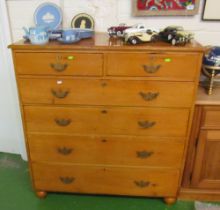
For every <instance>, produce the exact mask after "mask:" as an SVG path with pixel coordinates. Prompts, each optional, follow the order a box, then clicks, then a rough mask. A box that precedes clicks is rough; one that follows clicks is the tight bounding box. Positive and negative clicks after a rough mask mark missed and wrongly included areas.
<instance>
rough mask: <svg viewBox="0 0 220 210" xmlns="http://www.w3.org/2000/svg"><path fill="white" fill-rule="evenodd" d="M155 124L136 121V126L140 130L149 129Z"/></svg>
mask: <svg viewBox="0 0 220 210" xmlns="http://www.w3.org/2000/svg"><path fill="white" fill-rule="evenodd" d="M155 124H156V122H154V121H152V122H150V121H138V125H139V126H140V127H141V128H151V127H153V126H154V125H155Z"/></svg>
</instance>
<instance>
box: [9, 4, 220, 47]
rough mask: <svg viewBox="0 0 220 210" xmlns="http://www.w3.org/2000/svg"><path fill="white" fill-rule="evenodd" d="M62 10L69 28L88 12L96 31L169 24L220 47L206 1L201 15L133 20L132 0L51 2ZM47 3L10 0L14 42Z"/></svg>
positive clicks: (219, 36)
mask: <svg viewBox="0 0 220 210" xmlns="http://www.w3.org/2000/svg"><path fill="white" fill-rule="evenodd" d="M49 1H50V2H54V3H56V4H58V5H60V7H61V8H62V9H63V15H64V18H63V26H64V27H70V23H71V19H72V18H73V16H74V15H76V14H78V13H81V12H86V13H88V14H90V15H92V16H93V17H94V19H95V24H96V25H95V30H96V31H106V29H107V28H108V27H109V26H111V25H115V24H119V23H122V22H123V23H127V24H129V25H130V24H134V23H139V22H143V23H145V24H146V25H147V26H148V27H153V28H155V27H157V28H164V26H167V25H177V24H178V25H182V26H183V27H184V28H185V29H187V30H190V31H193V32H194V33H195V38H196V40H197V41H199V42H200V43H202V44H204V45H220V22H217V21H216V22H207V21H206V22H204V21H201V12H202V7H203V3H204V0H200V9H199V13H198V14H197V15H195V16H189V17H177V16H173V17H172V16H171V17H132V15H131V10H132V8H131V2H132V0H49ZM42 2H48V0H8V1H7V5H8V10H9V15H10V22H11V28H12V34H13V40H14V41H15V40H18V39H21V37H22V35H23V31H22V30H21V28H22V26H31V25H34V22H33V13H34V10H35V9H36V7H37V6H38V5H39V4H41V3H42Z"/></svg>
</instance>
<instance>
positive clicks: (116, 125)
mask: <svg viewBox="0 0 220 210" xmlns="http://www.w3.org/2000/svg"><path fill="white" fill-rule="evenodd" d="M24 114H25V119H26V127H27V131H28V132H52V133H69V134H70V133H74V134H110V135H114V134H116V135H117V134H124V135H148V136H150V135H154V136H179V137H183V136H185V135H186V131H187V126H188V117H189V110H188V109H169V108H132V107H131V108H125V107H124V108H121V107H55V106H25V107H24Z"/></svg>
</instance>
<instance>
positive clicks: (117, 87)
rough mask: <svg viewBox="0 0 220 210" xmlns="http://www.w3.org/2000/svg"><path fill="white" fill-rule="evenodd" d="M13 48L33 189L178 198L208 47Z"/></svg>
mask: <svg viewBox="0 0 220 210" xmlns="http://www.w3.org/2000/svg"><path fill="white" fill-rule="evenodd" d="M10 47H11V48H12V49H13V58H14V65H15V70H16V77H17V85H18V90H19V95H20V105H21V112H22V117H23V125H24V130H25V135H26V145H27V150H28V154H29V163H30V164H29V165H30V171H31V176H32V181H33V187H34V189H35V191H36V193H37V195H38V196H39V197H45V196H46V193H47V192H73V193H92V194H113V195H133V196H150V197H164V198H165V201H166V202H167V203H172V202H174V201H175V199H176V197H177V195H178V190H179V186H180V182H181V178H182V170H183V166H184V162H185V151H186V147H187V142H188V134H189V130H190V127H191V119H192V112H193V108H194V97H195V93H196V89H197V82H198V75H199V71H200V65H201V58H202V48H201V46H200V45H198V44H196V43H193V44H188V45H186V46H179V47H173V46H170V45H169V44H167V43H152V44H145V45H139V46H124V45H123V43H122V42H121V41H120V40H114V39H113V40H111V39H110V40H109V39H108V36H107V35H103V34H98V35H96V36H95V37H94V39H91V40H90V39H88V40H83V41H81V42H80V43H79V44H74V45H61V44H59V43H56V42H51V43H50V44H48V45H44V46H34V45H30V44H27V43H22V42H18V43H15V44H13V45H11V46H10Z"/></svg>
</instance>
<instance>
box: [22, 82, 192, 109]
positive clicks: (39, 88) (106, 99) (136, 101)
mask: <svg viewBox="0 0 220 210" xmlns="http://www.w3.org/2000/svg"><path fill="white" fill-rule="evenodd" d="M18 82H19V86H20V93H21V100H22V102H23V103H24V104H33V103H36V104H37V103H38V104H79V105H80V104H87V105H121V106H157V107H190V106H191V104H192V97H193V94H194V84H193V83H191V82H184V83H183V82H182V83H181V82H156V81H154V82H152V81H132V80H129V81H126V80H97V79H52V78H51V79H45V78H37V79H35V78H19V80H18Z"/></svg>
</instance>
